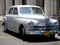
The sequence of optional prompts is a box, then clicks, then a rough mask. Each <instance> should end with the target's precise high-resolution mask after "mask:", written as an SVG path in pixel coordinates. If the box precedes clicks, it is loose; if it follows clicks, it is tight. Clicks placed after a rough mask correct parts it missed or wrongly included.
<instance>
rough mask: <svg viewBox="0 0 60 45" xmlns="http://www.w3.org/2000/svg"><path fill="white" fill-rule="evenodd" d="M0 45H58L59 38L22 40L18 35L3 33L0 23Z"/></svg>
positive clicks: (8, 32)
mask: <svg viewBox="0 0 60 45" xmlns="http://www.w3.org/2000/svg"><path fill="white" fill-rule="evenodd" d="M0 45H60V36H58V37H55V38H54V39H50V38H47V37H42V38H41V37H40V36H32V37H31V36H27V38H24V39H22V38H21V37H20V35H18V34H16V33H13V32H10V31H7V32H4V29H3V26H2V23H1V22H0Z"/></svg>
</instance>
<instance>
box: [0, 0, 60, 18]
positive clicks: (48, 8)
mask: <svg viewBox="0 0 60 45" xmlns="http://www.w3.org/2000/svg"><path fill="white" fill-rule="evenodd" d="M59 2H60V0H0V15H5V14H6V12H7V11H8V9H9V7H10V6H12V5H37V6H40V7H42V9H43V10H44V12H45V15H47V16H49V17H52V16H55V15H57V12H58V11H59V9H60V3H59Z"/></svg>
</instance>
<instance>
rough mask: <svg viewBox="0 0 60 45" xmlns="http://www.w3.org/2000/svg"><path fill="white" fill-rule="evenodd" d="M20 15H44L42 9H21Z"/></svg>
mask: <svg viewBox="0 0 60 45" xmlns="http://www.w3.org/2000/svg"><path fill="white" fill-rule="evenodd" d="M20 13H21V14H31V13H33V14H43V13H42V10H41V9H40V8H36V7H21V8H20Z"/></svg>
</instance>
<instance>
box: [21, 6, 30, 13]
mask: <svg viewBox="0 0 60 45" xmlns="http://www.w3.org/2000/svg"><path fill="white" fill-rule="evenodd" d="M20 13H21V14H31V9H30V8H29V7H21V8H20Z"/></svg>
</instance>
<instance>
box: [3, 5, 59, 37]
mask: <svg viewBox="0 0 60 45" xmlns="http://www.w3.org/2000/svg"><path fill="white" fill-rule="evenodd" d="M3 23H4V31H6V30H7V29H8V30H10V31H13V32H15V33H19V34H21V35H22V36H24V35H40V36H41V35H44V36H47V37H55V34H56V33H57V29H58V25H57V20H56V19H51V18H48V17H46V16H45V15H44V12H43V10H42V8H41V7H39V6H33V5H15V6H11V7H10V8H9V11H8V13H7V14H6V15H5V16H4V18H3Z"/></svg>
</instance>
